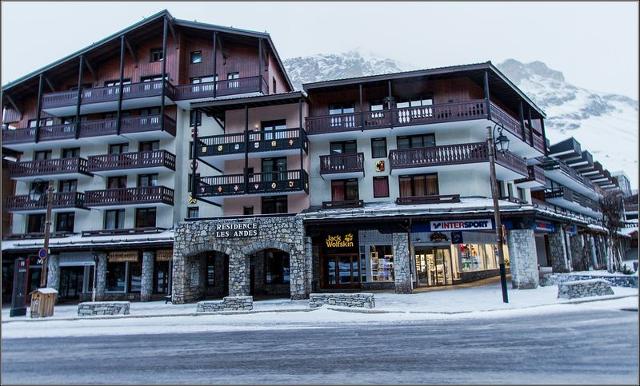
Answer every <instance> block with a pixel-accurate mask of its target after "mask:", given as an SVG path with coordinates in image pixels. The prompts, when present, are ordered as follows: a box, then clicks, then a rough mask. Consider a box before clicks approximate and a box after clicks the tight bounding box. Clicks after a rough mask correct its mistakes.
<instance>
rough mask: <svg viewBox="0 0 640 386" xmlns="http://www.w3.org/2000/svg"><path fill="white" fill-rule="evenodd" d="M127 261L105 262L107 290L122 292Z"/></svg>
mask: <svg viewBox="0 0 640 386" xmlns="http://www.w3.org/2000/svg"><path fill="white" fill-rule="evenodd" d="M126 271H127V263H124V262H114V263H111V262H108V263H107V291H113V292H124V283H125V276H126Z"/></svg>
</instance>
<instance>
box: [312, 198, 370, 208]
mask: <svg viewBox="0 0 640 386" xmlns="http://www.w3.org/2000/svg"><path fill="white" fill-rule="evenodd" d="M363 206H364V201H362V200H345V201H323V202H322V209H344V208H362V207H363Z"/></svg>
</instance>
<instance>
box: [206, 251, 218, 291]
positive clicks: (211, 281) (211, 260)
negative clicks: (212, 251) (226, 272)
mask: <svg viewBox="0 0 640 386" xmlns="http://www.w3.org/2000/svg"><path fill="white" fill-rule="evenodd" d="M215 285H216V257H215V255H214V256H207V286H208V287H214V286H215Z"/></svg>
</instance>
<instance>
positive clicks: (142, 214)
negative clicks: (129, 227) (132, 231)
mask: <svg viewBox="0 0 640 386" xmlns="http://www.w3.org/2000/svg"><path fill="white" fill-rule="evenodd" d="M155 226H156V208H136V228H153V227H155Z"/></svg>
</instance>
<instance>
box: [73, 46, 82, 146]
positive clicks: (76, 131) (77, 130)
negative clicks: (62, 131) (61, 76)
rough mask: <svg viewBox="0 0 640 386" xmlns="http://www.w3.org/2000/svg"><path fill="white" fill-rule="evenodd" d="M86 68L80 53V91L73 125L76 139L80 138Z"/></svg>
mask: <svg viewBox="0 0 640 386" xmlns="http://www.w3.org/2000/svg"><path fill="white" fill-rule="evenodd" d="M83 69H84V55H80V62H79V63H78V93H77V96H76V122H75V125H73V129H74V130H75V132H74V135H75V137H76V139H78V138H80V125H81V123H80V105H81V103H82V78H83V73H82V71H83Z"/></svg>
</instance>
